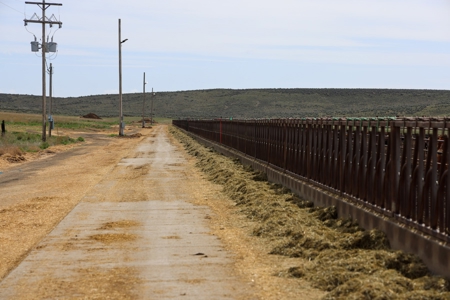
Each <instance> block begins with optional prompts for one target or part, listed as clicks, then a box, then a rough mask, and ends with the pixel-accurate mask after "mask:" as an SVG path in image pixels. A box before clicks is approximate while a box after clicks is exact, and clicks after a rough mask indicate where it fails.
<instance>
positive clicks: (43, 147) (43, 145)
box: [39, 142, 50, 150]
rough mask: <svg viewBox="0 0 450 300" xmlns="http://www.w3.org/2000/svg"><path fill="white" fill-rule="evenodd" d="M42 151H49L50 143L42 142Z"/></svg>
mask: <svg viewBox="0 0 450 300" xmlns="http://www.w3.org/2000/svg"><path fill="white" fill-rule="evenodd" d="M39 147H40V148H41V149H42V150H44V149H47V148H48V147H50V144H49V143H48V142H42V143H41V145H40V146H39Z"/></svg>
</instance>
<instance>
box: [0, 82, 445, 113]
mask: <svg viewBox="0 0 450 300" xmlns="http://www.w3.org/2000/svg"><path fill="white" fill-rule="evenodd" d="M41 99H42V98H41V96H32V95H16V94H0V110H1V111H16V112H25V113H40V112H41V111H42V109H41ZM142 101H143V95H142V93H135V94H124V95H123V111H124V115H125V116H141V115H142V104H143V102H142ZM150 101H151V94H150V93H147V94H146V109H145V111H146V113H145V114H146V116H149V115H150ZM153 101H154V102H153V111H154V114H155V116H157V117H169V118H187V117H191V118H218V117H223V118H229V117H233V118H288V117H292V118H295V117H323V116H347V117H350V116H358V117H361V116H395V115H402V116H422V115H425V116H445V115H446V116H448V115H450V91H447V90H393V89H246V90H232V89H213V90H196V91H180V92H158V93H156V95H155V96H154V98H153ZM53 103H54V104H53V112H54V114H62V115H84V114H87V113H95V114H97V115H99V116H101V117H109V116H116V115H117V116H118V114H119V96H118V95H93V96H85V97H68V98H54V99H53Z"/></svg>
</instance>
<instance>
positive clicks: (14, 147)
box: [0, 112, 113, 162]
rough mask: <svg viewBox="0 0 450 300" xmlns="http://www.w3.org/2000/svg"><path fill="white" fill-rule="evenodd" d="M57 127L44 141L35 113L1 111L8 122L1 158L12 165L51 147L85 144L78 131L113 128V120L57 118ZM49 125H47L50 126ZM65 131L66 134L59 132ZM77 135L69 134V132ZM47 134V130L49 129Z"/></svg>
mask: <svg viewBox="0 0 450 300" xmlns="http://www.w3.org/2000/svg"><path fill="white" fill-rule="evenodd" d="M54 119H55V123H56V124H57V125H56V127H55V129H54V130H52V136H51V137H49V136H48V135H47V138H46V141H45V142H43V141H42V121H41V120H42V116H41V115H36V114H22V113H10V112H8V113H5V112H0V120H4V121H5V125H6V133H5V134H4V135H2V136H1V137H0V157H1V158H3V159H5V160H7V161H9V162H18V161H22V160H25V158H24V156H23V155H24V154H26V153H37V152H39V151H42V150H45V149H47V148H49V147H52V146H57V145H69V144H75V143H80V142H84V141H85V139H84V138H83V137H81V136H78V137H77V136H76V135H75V134H76V132H75V131H76V130H82V129H83V130H86V129H91V130H99V129H106V128H110V127H111V125H112V124H113V123H112V120H86V119H81V118H78V117H68V116H63V117H54ZM47 126H48V124H47ZM62 129H64V132H65V133H64V134H60V132H59V130H62ZM72 130H73V131H74V135H75V137H73V136H70V135H67V131H72ZM47 133H48V127H47Z"/></svg>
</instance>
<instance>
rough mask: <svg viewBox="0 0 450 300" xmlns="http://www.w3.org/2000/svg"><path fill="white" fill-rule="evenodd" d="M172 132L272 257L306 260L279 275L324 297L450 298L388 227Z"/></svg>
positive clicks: (443, 284)
mask: <svg viewBox="0 0 450 300" xmlns="http://www.w3.org/2000/svg"><path fill="white" fill-rule="evenodd" d="M171 132H172V134H173V135H174V136H175V137H176V138H177V139H178V140H180V142H182V143H183V144H184V146H185V148H186V150H187V151H188V153H190V154H191V155H193V156H195V157H196V158H197V167H198V168H200V169H201V170H202V171H203V172H204V173H205V174H206V175H207V177H208V179H209V180H211V181H213V182H215V183H218V184H221V185H222V186H223V191H224V193H226V194H227V195H228V196H229V197H230V198H231V199H233V200H234V201H235V202H236V205H238V206H239V207H240V212H241V213H243V214H245V215H246V216H247V218H249V219H250V220H252V221H255V222H257V223H258V225H257V226H256V227H255V229H254V231H253V234H254V235H255V236H259V237H261V238H264V239H266V241H267V243H270V244H271V245H272V251H271V253H272V254H278V255H285V256H290V257H301V258H303V259H305V263H304V265H301V266H292V267H291V268H289V269H287V270H284V271H280V272H279V273H278V275H279V276H284V277H291V278H298V277H301V278H305V279H307V280H308V281H310V282H311V283H312V285H313V286H315V287H317V288H320V289H322V290H325V291H328V292H329V293H328V294H327V295H326V296H325V297H324V299H450V293H449V290H450V289H449V282H448V280H446V279H444V278H440V277H434V276H431V275H430V274H429V272H428V270H427V268H426V266H425V265H424V264H423V262H422V261H420V259H419V258H418V257H416V256H414V255H410V254H405V253H403V252H400V251H393V250H390V249H389V243H388V240H387V238H386V235H385V234H384V233H383V232H381V231H378V230H371V231H364V230H363V229H362V228H360V227H359V226H358V224H357V223H356V222H354V221H353V220H349V219H338V218H337V213H336V209H335V208H334V207H327V208H320V207H312V202H311V201H308V200H305V199H301V198H300V197H298V196H297V195H294V194H292V193H291V192H290V191H289V190H288V189H286V188H283V187H282V186H280V185H276V184H272V183H269V182H267V181H264V180H262V179H263V178H264V175H262V174H261V173H260V172H255V171H254V170H252V168H251V167H249V166H241V165H239V164H238V163H237V162H238V160H232V159H230V158H227V157H225V156H223V155H218V154H217V153H214V151H213V150H212V149H210V148H205V147H203V146H201V145H199V144H198V143H197V142H196V141H194V140H193V139H191V138H189V137H188V136H186V135H185V134H183V133H181V132H180V131H178V130H176V129H172V130H171ZM425 282H427V283H429V284H425ZM437 282H439V283H438V284H434V283H437ZM427 297H428V298H427Z"/></svg>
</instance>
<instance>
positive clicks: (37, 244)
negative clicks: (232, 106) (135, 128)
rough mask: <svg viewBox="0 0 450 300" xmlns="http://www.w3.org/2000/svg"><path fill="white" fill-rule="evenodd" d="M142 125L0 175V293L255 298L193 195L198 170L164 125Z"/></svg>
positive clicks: (200, 190)
mask: <svg viewBox="0 0 450 300" xmlns="http://www.w3.org/2000/svg"><path fill="white" fill-rule="evenodd" d="M150 132H151V133H150ZM146 134H147V135H144V137H143V138H140V139H117V138H115V139H113V138H106V137H104V138H97V139H96V141H95V142H92V143H91V144H89V143H88V144H87V145H84V146H80V147H76V148H74V149H72V150H70V151H68V152H66V153H64V154H60V155H56V156H55V157H53V158H52V159H47V160H40V161H36V162H32V163H29V164H27V165H24V166H22V167H15V168H12V169H9V170H8V171H6V172H4V173H3V174H2V175H0V176H1V177H0V193H1V201H0V217H1V221H0V239H1V246H0V247H1V248H0V257H1V258H0V259H1V268H0V276H1V277H4V278H3V280H2V281H1V283H0V298H1V299H43V298H45V299H47V298H58V299H66V298H67V299H73V298H83V299H155V298H156V299H172V298H180V297H183V299H257V297H256V296H253V295H256V294H257V293H256V292H255V289H254V287H253V285H252V281H251V280H248V279H245V278H243V277H241V276H240V275H239V274H237V272H236V271H235V270H234V269H233V262H234V259H235V258H234V255H233V254H232V253H230V252H228V251H226V250H225V249H224V248H223V245H222V242H221V241H220V240H219V239H218V238H217V236H215V235H214V234H211V232H210V229H209V227H208V221H209V219H211V215H212V212H211V211H210V209H209V208H208V207H206V206H203V205H198V204H195V200H196V199H198V198H201V199H202V200H204V199H205V198H207V197H210V196H211V192H210V191H208V189H205V185H207V184H208V183H207V182H206V180H203V179H201V178H200V176H199V175H198V174H196V175H195V176H193V174H192V172H193V170H192V169H191V167H192V166H191V165H190V163H189V162H188V160H187V158H186V157H185V155H184V154H183V152H182V151H180V149H179V147H177V146H175V145H174V143H173V142H171V140H170V137H169V135H168V133H167V127H166V126H156V127H154V129H152V131H147V133H146ZM202 180H203V181H204V182H201V181H202Z"/></svg>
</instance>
